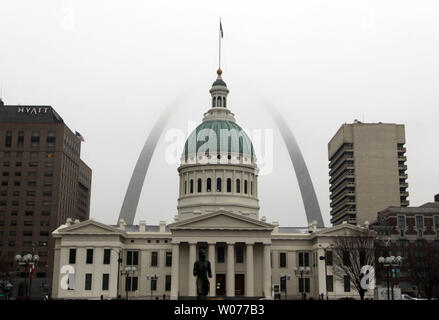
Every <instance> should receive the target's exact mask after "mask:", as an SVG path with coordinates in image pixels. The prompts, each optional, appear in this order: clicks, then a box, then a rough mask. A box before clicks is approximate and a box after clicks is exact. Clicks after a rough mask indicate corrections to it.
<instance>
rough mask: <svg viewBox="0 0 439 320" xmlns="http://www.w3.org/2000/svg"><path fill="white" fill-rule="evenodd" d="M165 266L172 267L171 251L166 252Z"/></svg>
mask: <svg viewBox="0 0 439 320" xmlns="http://www.w3.org/2000/svg"><path fill="white" fill-rule="evenodd" d="M166 266H167V267H171V266H172V252H171V251H167V252H166Z"/></svg>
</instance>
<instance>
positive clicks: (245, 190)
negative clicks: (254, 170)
mask: <svg viewBox="0 0 439 320" xmlns="http://www.w3.org/2000/svg"><path fill="white" fill-rule="evenodd" d="M247 191H248V190H247V180H244V193H245V194H247Z"/></svg>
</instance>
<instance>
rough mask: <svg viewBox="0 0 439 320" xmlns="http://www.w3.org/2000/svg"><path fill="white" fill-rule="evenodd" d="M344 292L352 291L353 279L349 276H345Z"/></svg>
mask: <svg viewBox="0 0 439 320" xmlns="http://www.w3.org/2000/svg"><path fill="white" fill-rule="evenodd" d="M343 280H344V292H350V291H351V278H350V277H349V276H344V278H343Z"/></svg>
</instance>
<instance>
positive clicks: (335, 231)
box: [317, 223, 373, 236]
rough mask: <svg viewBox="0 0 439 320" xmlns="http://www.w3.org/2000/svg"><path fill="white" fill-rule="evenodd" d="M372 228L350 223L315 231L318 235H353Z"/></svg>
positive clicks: (365, 232) (366, 231)
mask: <svg viewBox="0 0 439 320" xmlns="http://www.w3.org/2000/svg"><path fill="white" fill-rule="evenodd" d="M370 232H373V231H372V230H369V229H365V228H362V227H358V226H354V225H352V224H348V223H346V224H339V225H336V226H333V227H330V228H325V229H323V230H320V231H318V232H317V234H318V235H319V236H321V235H324V236H355V235H358V234H367V233H370Z"/></svg>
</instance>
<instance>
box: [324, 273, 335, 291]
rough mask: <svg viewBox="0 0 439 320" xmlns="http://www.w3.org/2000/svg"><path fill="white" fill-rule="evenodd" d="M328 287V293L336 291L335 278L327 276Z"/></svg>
mask: <svg viewBox="0 0 439 320" xmlns="http://www.w3.org/2000/svg"><path fill="white" fill-rule="evenodd" d="M326 285H327V290H328V292H333V291H334V277H333V276H326Z"/></svg>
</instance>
